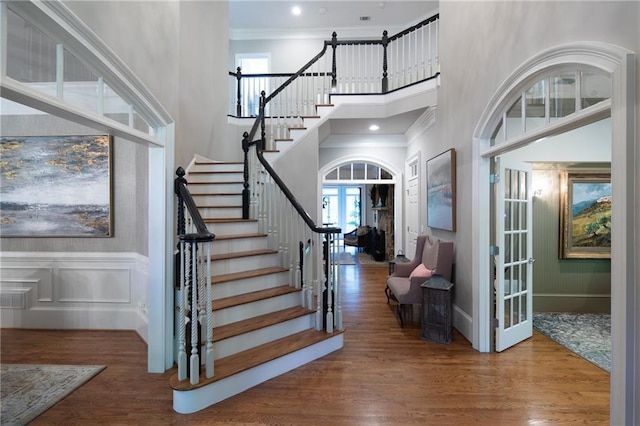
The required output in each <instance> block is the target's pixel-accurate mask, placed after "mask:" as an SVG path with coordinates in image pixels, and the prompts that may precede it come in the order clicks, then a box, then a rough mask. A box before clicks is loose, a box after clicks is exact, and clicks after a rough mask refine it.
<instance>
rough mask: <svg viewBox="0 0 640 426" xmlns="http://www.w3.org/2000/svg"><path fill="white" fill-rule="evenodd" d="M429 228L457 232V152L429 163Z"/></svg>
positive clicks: (446, 152) (451, 152)
mask: <svg viewBox="0 0 640 426" xmlns="http://www.w3.org/2000/svg"><path fill="white" fill-rule="evenodd" d="M427 226H429V227H431V228H438V229H445V230H447V231H455V230H456V151H455V149H453V148H451V149H449V150H447V151H445V152H443V153H442V154H440V155H437V156H435V157H433V158H431V159H430V160H428V161H427Z"/></svg>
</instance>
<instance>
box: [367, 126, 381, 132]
mask: <svg viewBox="0 0 640 426" xmlns="http://www.w3.org/2000/svg"><path fill="white" fill-rule="evenodd" d="M379 129H380V126H378V125H377V124H372V125H371V126H369V130H371V131H372V132H375V131H376V130H379Z"/></svg>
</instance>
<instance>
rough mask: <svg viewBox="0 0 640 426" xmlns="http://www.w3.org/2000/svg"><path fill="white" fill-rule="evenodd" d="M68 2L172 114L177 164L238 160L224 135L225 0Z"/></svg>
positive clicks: (225, 74)
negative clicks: (197, 157) (199, 159)
mask: <svg viewBox="0 0 640 426" xmlns="http://www.w3.org/2000/svg"><path fill="white" fill-rule="evenodd" d="M65 4H66V5H67V6H68V7H69V8H70V9H71V10H73V11H74V12H75V13H76V14H77V15H78V16H79V17H80V19H82V21H84V22H85V23H86V24H87V25H88V26H89V27H90V28H91V29H92V30H93V31H94V32H95V33H96V34H97V35H98V36H99V37H100V38H102V39H103V40H104V41H105V42H106V43H107V44H108V45H109V47H110V48H111V49H113V50H114V52H115V53H116V54H117V55H118V56H119V57H120V58H121V59H122V60H123V61H124V62H125V63H126V64H127V65H128V66H129V67H130V68H131V70H132V71H133V72H134V73H135V74H136V75H137V76H138V77H139V78H140V79H141V80H142V81H143V83H144V84H145V85H146V86H147V87H148V88H149V89H150V90H151V92H152V93H153V94H154V96H155V97H156V98H157V99H158V100H159V101H160V103H161V104H162V105H163V106H164V107H165V108H166V109H167V111H168V112H169V114H171V116H172V117H173V119H174V120H175V123H176V135H175V141H176V144H175V164H176V167H177V166H183V167H186V166H187V165H188V164H189V162H190V161H191V159H192V158H193V156H194V154H200V155H204V156H206V157H209V158H215V159H218V160H222V159H237V158H239V156H240V155H241V148H240V147H239V142H238V143H236V142H234V143H230V142H229V141H227V139H226V134H227V125H226V114H227V97H228V93H227V72H228V69H227V66H226V64H225V62H226V60H227V57H228V49H229V47H228V46H229V44H228V25H227V19H226V17H227V14H228V13H227V11H228V4H227V2H224V1H180V2H178V1H144V2H142V1H91V2H89V1H68V2H65ZM238 151H240V152H239V153H238Z"/></svg>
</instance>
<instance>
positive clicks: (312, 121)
mask: <svg viewBox="0 0 640 426" xmlns="http://www.w3.org/2000/svg"><path fill="white" fill-rule="evenodd" d="M319 122H320V118H308V117H307V118H305V119H304V127H306V128H307V129H310V128H312V127H314V126H315V125H316V124H318V123H319Z"/></svg>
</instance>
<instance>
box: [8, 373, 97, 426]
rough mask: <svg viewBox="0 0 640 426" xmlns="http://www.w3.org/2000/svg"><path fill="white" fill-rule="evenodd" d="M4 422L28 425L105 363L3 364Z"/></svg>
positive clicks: (87, 379) (90, 376)
mask: <svg viewBox="0 0 640 426" xmlns="http://www.w3.org/2000/svg"><path fill="white" fill-rule="evenodd" d="M0 367H1V377H0V383H1V389H0V400H1V402H0V405H1V406H2V407H1V409H0V424H2V425H26V424H27V423H29V422H30V421H31V420H33V419H35V418H36V417H38V416H39V415H40V414H42V413H44V412H45V411H46V410H48V409H49V408H51V407H52V406H54V405H55V404H57V403H58V402H60V401H61V400H63V399H64V398H65V397H66V396H67V395H69V394H71V393H72V392H73V391H75V390H76V389H78V388H79V387H80V386H82V385H83V384H84V383H86V382H87V381H89V380H90V379H91V378H92V377H94V376H95V375H96V374H98V373H99V372H101V371H102V370H103V369H104V368H105V366H100V365H36V364H33V365H32V364H2V366H0Z"/></svg>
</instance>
